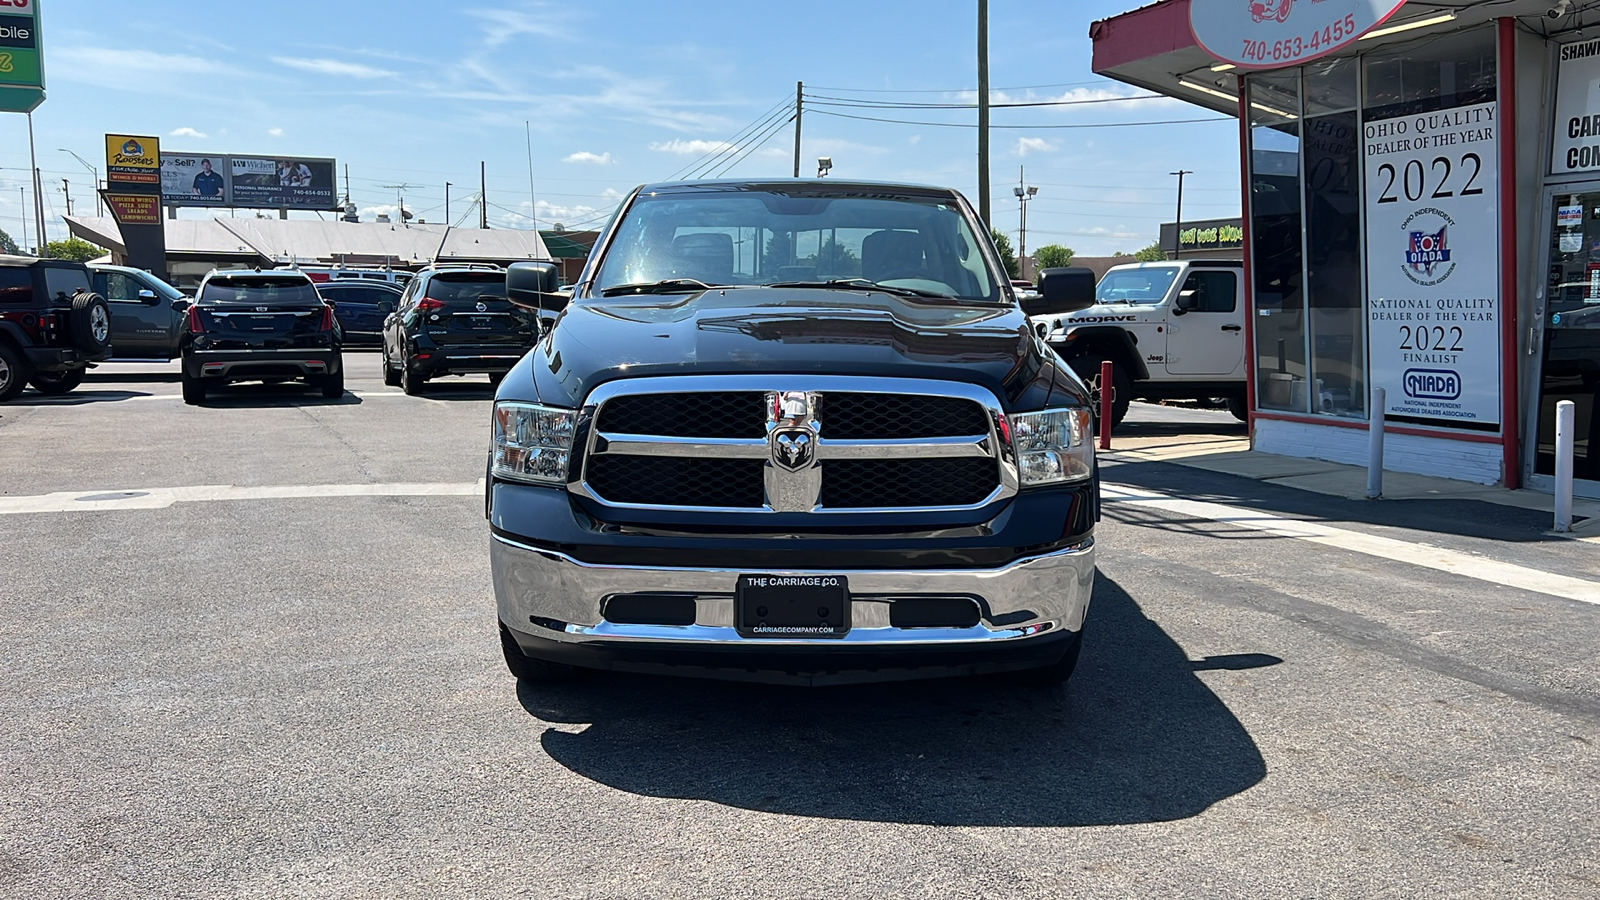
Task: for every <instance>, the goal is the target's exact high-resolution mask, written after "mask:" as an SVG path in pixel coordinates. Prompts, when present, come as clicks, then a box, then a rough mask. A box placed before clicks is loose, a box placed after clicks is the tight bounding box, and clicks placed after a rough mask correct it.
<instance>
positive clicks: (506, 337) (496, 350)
mask: <svg viewBox="0 0 1600 900" xmlns="http://www.w3.org/2000/svg"><path fill="white" fill-rule="evenodd" d="M538 340H539V317H538V315H537V314H535V313H533V312H530V311H528V310H526V309H523V308H521V307H518V306H514V305H512V303H511V302H510V301H509V300H507V299H506V273H505V270H504V269H502V268H500V267H498V266H440V267H437V268H433V267H430V268H426V269H423V270H422V271H421V272H418V273H417V276H416V277H415V278H413V279H412V280H411V283H410V284H408V285H406V290H405V293H404V294H403V295H402V296H401V298H400V307H399V309H397V310H395V312H394V313H393V314H392V315H390V316H389V318H388V319H387V320H386V321H385V322H384V325H383V381H384V383H385V384H388V385H399V386H400V387H401V389H402V390H404V391H405V392H406V393H408V394H415V393H417V392H418V391H419V390H421V389H422V385H423V384H424V383H426V382H427V381H428V380H429V379H431V378H438V377H439V376H442V375H467V374H473V373H482V374H487V375H488V376H489V383H490V384H499V383H500V379H501V378H504V377H505V374H506V373H507V372H509V371H511V367H512V366H514V365H516V364H517V360H519V359H521V358H522V356H523V354H525V353H527V352H528V350H529V349H530V348H531V347H533V345H534V344H535V343H537V342H538Z"/></svg>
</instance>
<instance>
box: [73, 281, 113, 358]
mask: <svg viewBox="0 0 1600 900" xmlns="http://www.w3.org/2000/svg"><path fill="white" fill-rule="evenodd" d="M72 342H73V343H74V344H76V345H77V346H78V349H80V350H82V351H84V352H85V353H99V352H100V351H102V350H104V349H106V348H107V347H110V346H111V307H109V306H107V305H106V298H104V297H102V296H100V295H99V294H92V293H90V292H88V291H79V292H77V293H76V294H73V295H72Z"/></svg>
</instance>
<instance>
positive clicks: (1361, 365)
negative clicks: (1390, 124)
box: [1304, 59, 1367, 418]
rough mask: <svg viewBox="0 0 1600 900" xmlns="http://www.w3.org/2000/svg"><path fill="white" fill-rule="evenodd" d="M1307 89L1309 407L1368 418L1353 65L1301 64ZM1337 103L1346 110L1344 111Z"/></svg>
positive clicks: (1341, 62) (1340, 62) (1337, 62)
mask: <svg viewBox="0 0 1600 900" xmlns="http://www.w3.org/2000/svg"><path fill="white" fill-rule="evenodd" d="M1319 62H1320V61H1319ZM1305 88H1306V97H1307V103H1306V112H1307V117H1306V120H1305V129H1304V130H1305V142H1304V155H1305V220H1306V288H1307V291H1306V293H1307V305H1308V306H1309V308H1310V320H1311V379H1312V385H1313V387H1312V390H1311V401H1312V409H1313V410H1314V411H1316V412H1321V413H1331V414H1333V415H1340V416H1353V417H1356V418H1366V415H1367V404H1366V338H1365V332H1364V330H1363V326H1364V324H1365V321H1366V308H1365V303H1364V302H1363V294H1362V290H1361V284H1362V278H1361V246H1362V239H1361V175H1360V173H1361V141H1360V128H1359V124H1358V123H1357V120H1356V110H1355V102H1356V66H1355V60H1352V59H1344V60H1334V61H1332V62H1331V63H1326V62H1324V63H1320V64H1312V65H1310V66H1307V67H1306V71H1305ZM1313 96H1315V97H1317V98H1318V101H1317V102H1316V103H1315V104H1313V103H1311V102H1310V98H1311V97H1313ZM1339 104H1345V105H1344V108H1342V109H1341V108H1339ZM1313 112H1315V113H1316V114H1315V115H1313V114H1312V113H1313Z"/></svg>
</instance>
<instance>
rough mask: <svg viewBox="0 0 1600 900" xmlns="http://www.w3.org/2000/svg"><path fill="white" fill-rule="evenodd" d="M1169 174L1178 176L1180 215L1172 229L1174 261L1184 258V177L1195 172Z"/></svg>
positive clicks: (1180, 171) (1185, 171)
mask: <svg viewBox="0 0 1600 900" xmlns="http://www.w3.org/2000/svg"><path fill="white" fill-rule="evenodd" d="M1167 174H1168V175H1176V176H1178V214H1177V220H1176V221H1175V222H1173V227H1172V258H1173V259H1182V258H1183V176H1185V175H1193V174H1194V172H1192V171H1190V170H1189V169H1179V170H1178V171H1176V172H1168V173H1167Z"/></svg>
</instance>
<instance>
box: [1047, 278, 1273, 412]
mask: <svg viewBox="0 0 1600 900" xmlns="http://www.w3.org/2000/svg"><path fill="white" fill-rule="evenodd" d="M1244 315H1245V309H1244V271H1243V264H1242V263H1240V262H1239V261H1238V260H1215V259H1207V260H1200V259H1185V260H1174V261H1168V262H1150V263H1132V264H1129V265H1125V266H1116V267H1114V268H1112V269H1111V270H1109V271H1108V272H1106V274H1105V277H1103V278H1101V279H1100V283H1099V285H1098V286H1096V288H1095V305H1094V306H1091V307H1089V308H1088V309H1085V310H1082V311H1079V312H1075V313H1070V314H1065V315H1043V316H1033V317H1032V321H1033V326H1034V328H1035V330H1037V331H1038V333H1039V336H1040V337H1043V338H1044V339H1045V341H1046V342H1047V343H1049V344H1050V346H1051V347H1052V348H1053V349H1054V350H1055V351H1056V353H1058V354H1060V356H1061V358H1062V359H1064V360H1066V361H1067V363H1068V365H1070V366H1072V369H1073V371H1075V372H1077V373H1078V376H1079V377H1081V378H1082V379H1083V380H1084V382H1085V383H1086V384H1088V385H1089V386H1090V387H1091V388H1092V389H1093V390H1094V391H1095V398H1096V404H1097V405H1096V408H1097V409H1098V403H1099V390H1100V363H1101V362H1102V361H1104V360H1110V361H1111V364H1112V370H1111V372H1112V374H1111V378H1112V388H1113V394H1112V397H1113V399H1112V411H1111V424H1112V426H1113V427H1115V426H1116V425H1117V424H1118V423H1120V422H1121V421H1122V417H1123V416H1125V415H1127V412H1128V403H1129V402H1130V401H1132V400H1136V399H1137V400H1198V401H1202V402H1205V401H1208V400H1212V399H1215V398H1221V399H1223V400H1225V401H1226V403H1227V406H1228V410H1229V411H1230V412H1232V413H1233V414H1234V415H1235V416H1236V417H1238V418H1239V419H1240V421H1243V420H1244V419H1245V416H1246V409H1245V367H1244V349H1245V341H1244Z"/></svg>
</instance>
